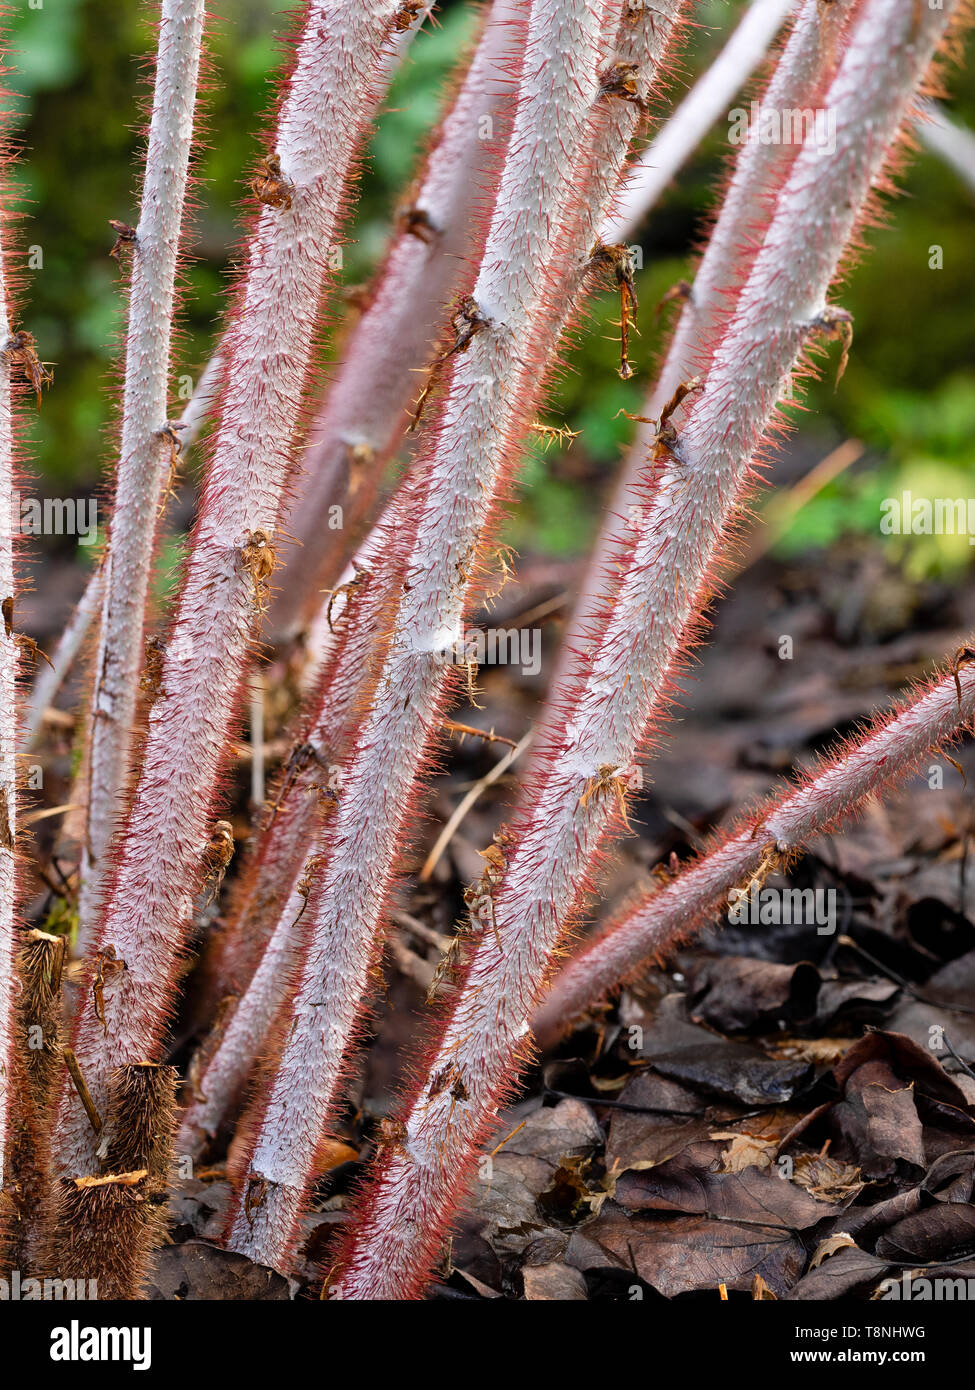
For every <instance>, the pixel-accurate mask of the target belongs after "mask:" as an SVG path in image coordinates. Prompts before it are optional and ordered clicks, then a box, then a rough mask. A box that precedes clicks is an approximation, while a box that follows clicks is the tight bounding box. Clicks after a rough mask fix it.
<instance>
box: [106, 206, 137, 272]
mask: <svg viewBox="0 0 975 1390" xmlns="http://www.w3.org/2000/svg"><path fill="white" fill-rule="evenodd" d="M108 225H109V226H110V227H111V229H112V231H113V232H114V233H115V241H114V243H113V245H112V249H111V251H109V253H108V254H109V256H110V257H111V259H112V260H113V261H115V263H116V265H117V266H118V268H119V271H121V270H122V264H123V257H124V256H130V255H131V254H132V251H133V249H134V247H135V237H136V232H135V228H134V227H130V226H129V224H128V222H119V221H118V220H117V219H116V218H114V217H110V218H109V219H108Z"/></svg>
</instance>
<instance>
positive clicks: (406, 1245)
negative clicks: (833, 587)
mask: <svg viewBox="0 0 975 1390" xmlns="http://www.w3.org/2000/svg"><path fill="white" fill-rule="evenodd" d="M952 9H955V10H957V9H958V6H957V5H956V6H948V7H947V9H946V10H945V11H929V10H922V11H917V10H916V9H915V8H914V7H912V6H906V7H905V6H903V5H902V4H901V3H900V0H865V4H864V6H863V9H862V17H861V19H860V22H859V23H858V24H857V26H856V29H855V31H854V32H853V35H852V37H851V40H850V43H849V46H848V48H847V51H846V54H845V56H844V58H843V61H842V64H841V66H840V68H839V71H838V73H837V76H836V78H835V81H834V82H833V84H832V87H831V89H830V92H829V95H828V105H829V107H830V108H831V109H832V110H833V111H834V112H835V114H836V127H837V129H836V151H835V154H834V155H833V156H832V157H831V158H829V159H821V158H819V156H818V154H817V151H816V149H815V146H814V145H813V144H812V143H811V142H810V143H808V144H807V145H806V146H805V147H804V148H803V150H802V151H801V152H800V154H799V156H798V157H797V159H796V161H795V164H794V166H793V169H792V172H791V174H790V177H789V179H788V181H787V183H786V185H785V187H784V189H783V191H782V193H781V195H780V197H779V199H778V202H777V205H776V209H775V214H774V216H773V219H772V223H771V225H770V227H769V229H768V232H767V234H766V238H765V242H764V244H763V246H762V249H761V251H760V252H759V255H758V257H757V258H756V260H755V263H754V266H753V268H752V272H751V275H750V277H749V280H748V282H747V284H746V286H745V288H744V289H743V291H742V294H741V296H740V299H739V302H738V306H737V311H736V314H735V316H734V318H733V320H732V321H731V323H730V325H729V327H728V329H727V331H726V333H725V334H724V336H723V338H722V341H721V343H720V345H719V347H718V349H717V351H716V352H715V354H714V357H713V359H712V362H711V366H710V371H709V374H708V377H707V380H706V382H705V385H704V389H703V392H702V393H701V394H699V395H695V396H694V397H693V399H694V401H695V404H694V406H693V408H692V409H691V410H690V411H689V412H688V413H687V418H686V423H685V424H684V426H683V428H682V429H681V430H680V431H679V433H678V432H676V431H674V432H673V435H672V436H671V437H669V438H668V439H667V440H666V441H664V440H661V441H660V443H661V449H660V450H659V456H658V457H657V458H655V459H652V460H651V465H650V471H651V472H652V471H653V470H654V469H655V468H656V469H657V470H658V476H657V477H656V478H655V480H654V485H653V487H652V489H650V490H649V492H650V495H649V498H648V500H647V502H646V503H645V504H644V507H643V512H642V525H641V528H640V535H639V538H638V540H637V541H636V543H635V545H634V547H633V551H632V557H631V560H630V563H629V565H628V568H627V569H626V572H625V574H624V576H623V578H622V581H621V584H620V589H619V595H618V599H617V602H616V604H615V605H614V607H613V609H612V611H611V612H610V614H609V616H608V619H607V621H606V624H605V636H604V639H603V641H602V643H601V645H600V647H599V649H598V650H597V651H596V652H595V653H594V654H593V656H592V658H591V663H590V670H589V674H588V679H587V680H586V682H585V684H584V687H583V689H582V690H581V691H580V692H579V693H578V694H575V693H572V692H570V694H569V696H568V697H567V699H566V704H567V706H568V709H569V714H568V716H567V718H566V722H565V728H564V730H563V731H562V732H561V733H560V734H559V735H557V736H556V735H552V736H551V739H550V750H549V756H548V760H547V762H546V763H541V762H536V766H535V769H534V773H533V776H532V777H531V778H530V780H529V782H528V784H527V786H526V788H525V793H524V796H523V800H522V809H521V811H520V813H519V815H518V817H517V820H516V824H515V826H514V829H513V831H512V833H511V834H510V835H509V836H508V837H506V840H507V843H508V844H509V845H510V846H512V848H510V849H509V850H508V851H507V863H506V867H505V870H504V875H503V878H502V880H501V882H500V884H499V885H496V886H492V891H491V892H490V893H489V894H488V895H487V896H488V898H489V902H488V903H487V904H485V906H486V907H487V909H488V918H489V929H488V930H484V929H483V928H482V929H481V930H480V934H479V940H478V942H477V945H476V947H475V949H474V953H473V956H472V958H471V961H470V964H469V967H468V970H467V973H466V977H465V979H464V982H463V985H462V987H461V990H460V992H459V994H458V996H457V998H456V1001H455V1002H454V1004H453V1006H452V1008H451V1011H450V1014H449V1017H448V1018H447V1020H446V1021H445V1023H444V1025H443V1027H442V1029H441V1030H440V1031H439V1033H438V1036H437V1039H436V1042H435V1045H434V1047H433V1049H432V1055H431V1057H430V1059H429V1067H428V1070H427V1072H426V1076H425V1079H424V1080H423V1081H422V1082H421V1084H420V1086H419V1087H418V1088H417V1090H416V1091H415V1092H414V1095H413V1097H412V1100H411V1102H410V1104H409V1106H408V1107H407V1108H406V1110H405V1113H404V1116H403V1118H402V1120H401V1121H400V1123H399V1124H398V1125H397V1134H398V1138H397V1141H396V1143H395V1144H390V1145H387V1146H385V1147H384V1150H383V1152H382V1156H381V1160H380V1163H379V1165H378V1169H377V1172H376V1174H375V1176H374V1178H373V1181H372V1183H371V1185H370V1186H369V1187H368V1188H367V1190H366V1193H365V1194H364V1198H363V1201H362V1203H361V1206H360V1209H359V1215H358V1218H357V1219H356V1220H354V1221H353V1223H352V1227H351V1234H350V1237H349V1239H348V1241H347V1243H346V1247H345V1250H344V1252H343V1254H342V1255H341V1257H340V1260H339V1268H338V1272H337V1274H336V1283H337V1286H338V1288H339V1289H340V1292H341V1296H342V1297H343V1298H367V1299H382V1298H414V1297H417V1296H419V1294H420V1292H421V1291H422V1288H423V1285H424V1283H425V1279H426V1272H427V1270H428V1269H429V1267H430V1265H431V1264H432V1262H433V1261H434V1259H435V1258H436V1256H437V1254H438V1252H439V1249H440V1247H441V1243H442V1241H443V1239H444V1237H445V1235H446V1232H447V1231H448V1229H449V1227H450V1224H451V1221H452V1220H453V1217H454V1214H455V1212H456V1209H457V1205H458V1203H459V1202H460V1200H461V1199H462V1196H463V1193H464V1191H465V1189H466V1187H467V1185H468V1183H469V1181H470V1178H471V1175H472V1171H473V1169H474V1166H475V1164H476V1161H477V1156H478V1152H479V1150H480V1148H481V1146H482V1145H483V1144H484V1142H485V1140H486V1139H487V1137H488V1135H489V1134H490V1133H491V1131H492V1128H493V1126H494V1124H495V1122H496V1117H497V1113H498V1107H499V1105H500V1103H501V1102H502V1100H503V1099H504V1098H505V1097H506V1096H507V1095H509V1094H510V1093H511V1091H512V1089H513V1087H514V1085H515V1082H516V1080H517V1077H518V1074H519V1071H520V1068H521V1066H522V1065H523V1064H524V1062H525V1060H526V1059H527V1057H528V1055H529V1053H530V1048H531V1033H530V1021H531V1018H532V1015H533V1013H534V1010H535V1007H536V1005H537V1001H538V999H539V996H540V994H541V992H542V990H543V988H544V985H545V982H546V979H547V977H548V975H549V973H550V972H551V969H552V965H553V962H554V960H555V958H556V954H557V951H558V949H559V947H560V944H561V942H562V940H563V939H564V935H565V932H566V930H567V928H568V927H569V926H570V925H571V923H572V921H573V918H574V916H575V914H576V913H577V912H578V910H579V908H580V907H581V905H582V902H583V900H584V896H585V892H586V889H587V887H588V886H589V882H590V879H591V876H592V874H593V871H594V869H595V867H596V865H597V862H598V853H599V850H600V848H601V846H602V844H603V842H604V840H605V838H606V836H607V833H609V832H612V831H614V830H615V831H619V830H621V829H623V827H624V824H625V808H626V795H627V784H628V776H629V773H630V771H631V769H632V768H633V766H634V760H635V758H636V756H637V754H638V752H639V750H640V746H641V743H645V742H647V741H648V740H649V739H650V738H651V737H652V734H653V731H654V725H655V723H656V722H657V721H659V719H660V717H661V713H662V708H663V706H664V704H665V701H666V698H667V692H668V687H669V683H670V682H671V681H672V680H673V677H674V674H675V673H676V671H677V670H678V669H680V666H681V664H682V653H684V652H686V651H687V648H688V645H689V643H690V642H691V641H692V640H693V638H694V636H695V629H696V626H697V625H699V623H700V613H701V611H702V608H703V606H704V604H705V603H706V602H707V599H708V597H709V594H710V590H711V585H712V582H713V581H712V580H711V578H710V571H711V567H712V565H713V562H714V560H715V557H716V552H717V550H718V547H719V544H720V543H721V541H722V539H723V537H724V535H725V533H726V530H727V528H728V527H729V525H730V523H731V522H732V521H733V519H734V517H735V515H736V509H737V508H738V507H739V506H740V504H741V502H742V500H743V498H744V496H745V495H746V494H747V492H748V490H749V487H750V477H751V460H752V458H753V455H754V454H755V451H756V449H758V448H759V446H760V444H761V440H762V437H763V434H764V432H765V430H766V429H767V427H768V425H769V422H770V420H771V418H772V416H773V414H774V412H775V408H776V404H777V401H778V399H779V396H780V393H781V390H782V386H783V383H784V382H786V381H787V380H788V379H789V375H790V373H791V371H792V370H793V368H794V366H795V364H796V362H797V359H798V358H799V357H800V355H801V353H802V351H803V348H804V345H805V344H806V342H807V340H808V338H809V336H810V334H811V333H813V332H815V331H816V328H817V325H828V324H829V323H831V322H834V321H835V317H834V318H833V319H831V318H830V317H829V315H828V313H827V306H826V294H827V291H828V288H829V285H830V283H831V281H832V279H833V276H834V274H835V272H836V269H837V266H838V262H839V259H840V256H841V254H842V251H843V249H844V247H845V246H846V244H847V241H848V240H849V238H850V235H851V233H852V231H853V228H854V224H855V220H856V217H857V215H858V213H859V212H860V211H861V210H862V208H863V207H864V204H865V202H866V200H867V198H868V194H869V192H870V188H871V185H872V183H873V181H874V180H875V179H876V178H877V176H878V175H879V174H880V172H881V170H882V168H883V164H884V157H885V154H886V152H887V150H888V148H889V146H890V144H891V142H892V140H893V138H894V136H895V134H896V131H897V128H898V125H899V123H900V121H901V120H902V118H903V117H904V114H905V110H906V108H907V106H908V104H909V102H910V98H911V95H912V93H913V90H914V88H915V86H916V84H917V83H918V81H919V80H920V78H921V77H922V75H923V72H924V70H925V68H926V66H927V64H928V62H929V60H930V58H931V55H932V53H933V51H934V49H935V47H936V46H937V44H938V42H939V41H940V39H941V38H942V36H943V34H944V30H945V27H946V24H947V19H948V14H949V11H950V10H952ZM811 229H813V230H812V231H811ZM472 927H473V924H472Z"/></svg>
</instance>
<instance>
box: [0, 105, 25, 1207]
mask: <svg viewBox="0 0 975 1390" xmlns="http://www.w3.org/2000/svg"><path fill="white" fill-rule="evenodd" d="M6 95H7V94H6V93H4V96H5V97H6ZM9 114H10V113H9V109H4V111H3V112H2V115H0V120H2V121H3V124H4V125H6V122H7V119H8V118H9ZM0 159H2V161H3V163H4V164H6V163H7V160H8V155H7V153H6V150H3V151H2V152H0ZM5 192H6V189H5V188H4V193H5ZM5 201H6V200H5V198H4V201H3V203H0V344H2V348H0V599H2V600H3V619H4V621H3V622H2V624H0V1201H2V1202H6V1197H5V1196H4V1185H5V1183H6V1181H7V1174H6V1170H5V1167H4V1156H5V1154H6V1152H7V1147H8V1143H9V1141H10V1137H11V1130H12V1118H13V1116H12V1109H13V1088H12V1086H11V1078H12V1072H13V1065H12V1064H13V1058H12V1048H13V1046H14V1034H15V990H14V956H15V939H14V930H15V926H16V922H17V885H18V873H17V857H18V856H17V732H18V730H17V676H18V672H19V665H20V648H19V645H18V641H17V633H16V632H15V631H14V615H15V599H16V595H17V589H16V584H15V573H14V544H15V537H16V535H17V533H18V531H19V527H20V517H19V516H16V515H15V514H14V468H15V456H16V447H17V427H18V421H17V419H16V406H17V398H18V394H19V393H20V392H21V390H22V386H21V384H20V382H19V381H17V382H15V381H14V376H15V373H18V374H20V372H21V371H22V374H23V376H25V377H26V375H27V370H26V366H24V367H23V368H20V367H19V360H18V358H17V356H16V355H15V353H16V349H15V347H14V344H15V342H16V339H15V338H14V335H13V333H12V328H11V323H10V317H9V315H10V312H11V309H10V306H11V291H10V274H9V246H8V236H9V223H8V213H7V209H6V206H5Z"/></svg>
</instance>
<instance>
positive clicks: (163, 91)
mask: <svg viewBox="0 0 975 1390" xmlns="http://www.w3.org/2000/svg"><path fill="white" fill-rule="evenodd" d="M204 12H205V3H204V0H162V9H161V15H160V21H159V49H158V54H157V58H156V82H155V92H154V96H153V105H152V119H151V122H150V126H149V141H148V149H147V152H146V167H145V180H144V183H143V186H142V208H141V212H140V215H139V224H138V226H137V227H136V229H135V236H134V239H133V240H132V241H131V242H130V243H129V245H130V246H131V259H132V282H131V286H130V289H129V322H128V336H127V338H126V348H125V385H124V392H123V405H122V437H121V443H120V448H119V461H118V467H117V472H116V484H115V508H114V511H113V515H112V523H111V529H110V536H109V541H108V546H107V549H106V552H105V556H104V558H103V561H102V580H101V586H102V607H101V631H100V636H99V645H98V653H97V656H96V659H95V668H94V694H93V697H92V706H91V738H90V743H89V748H88V752H87V763H86V766H87V771H88V789H87V796H86V802H87V824H86V832H85V845H84V854H83V859H82V873H81V892H80V895H79V902H78V911H79V920H80V928H81V932H82V934H83V936H84V937H90V934H91V931H92V929H93V924H94V921H95V918H96V916H97V913H98V908H99V903H100V893H99V890H100V885H101V883H102V880H103V874H104V867H105V853H106V850H107V848H108V843H109V839H110V838H111V835H112V833H113V831H114V829H115V827H116V825H117V823H118V817H119V813H120V811H121V809H122V808H121V801H120V797H121V794H122V792H123V789H124V784H125V780H126V776H127V773H128V767H129V753H130V749H131V746H132V735H133V723H134V718H135V709H136V704H137V702H138V698H139V676H140V672H141V670H142V662H143V632H144V629H145V621H146V599H147V596H148V592H149V579H150V573H151V569H152V557H153V553H154V550H155V544H156V531H157V521H158V516H159V512H160V502H161V499H162V494H163V488H164V486H165V482H166V477H167V473H168V470H169V468H170V457H171V455H172V454H173V451H174V448H175V447H176V446H175V445H174V443H173V438H174V436H172V435H168V434H167V427H168V426H169V424H170V422H169V420H168V418H167V400H168V395H169V357H170V343H171V338H172V330H173V317H174V307H175V300H176V268H177V262H178V257H179V245H180V236H181V230H182V224H183V210H184V206H185V202H186V187H187V178H188V173H189V162H190V150H191V147H192V144H193V117H194V111H195V108H196V92H197V79H198V76H199V70H200V53H201V46H202V41H203V26H204ZM175 438H178V436H175Z"/></svg>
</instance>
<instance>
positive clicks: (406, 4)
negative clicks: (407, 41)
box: [392, 0, 424, 34]
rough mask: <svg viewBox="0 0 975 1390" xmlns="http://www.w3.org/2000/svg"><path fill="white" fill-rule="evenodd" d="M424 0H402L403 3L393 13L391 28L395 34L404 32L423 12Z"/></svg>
mask: <svg viewBox="0 0 975 1390" xmlns="http://www.w3.org/2000/svg"><path fill="white" fill-rule="evenodd" d="M423 10H424V0H403V4H402V5H400V7H399V9H398V10H397V11H396V13H395V14H394V15H393V18H392V29H393V32H394V33H396V34H404V33H405V32H406V30H407V29H409V27H410V25H411V24H414V23H415V22H416V21H417V20H418V19H419V17H420V15H421V14H422V13H423Z"/></svg>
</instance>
